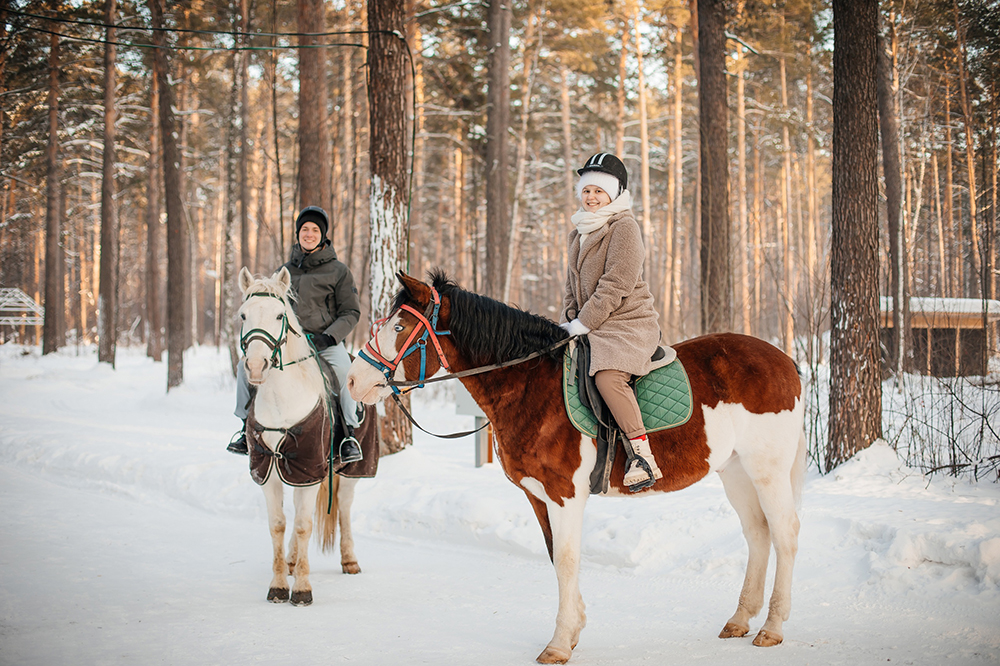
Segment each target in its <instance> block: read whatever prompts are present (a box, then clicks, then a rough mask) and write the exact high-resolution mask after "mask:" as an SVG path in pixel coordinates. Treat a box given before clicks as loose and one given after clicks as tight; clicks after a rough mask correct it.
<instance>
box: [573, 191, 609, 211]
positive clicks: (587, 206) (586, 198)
mask: <svg viewBox="0 0 1000 666" xmlns="http://www.w3.org/2000/svg"><path fill="white" fill-rule="evenodd" d="M580 203H581V204H583V209H584V210H585V211H587V212H588V213H593V212H594V211H595V210H600V209H601V208H604V207H605V206H607V205H608V204H609V203H611V195H609V194H608V193H607V192H605V191H604V190H603V189H601V188H600V187H598V186H597V185H585V186H584V188H583V190H582V191H581V192H580Z"/></svg>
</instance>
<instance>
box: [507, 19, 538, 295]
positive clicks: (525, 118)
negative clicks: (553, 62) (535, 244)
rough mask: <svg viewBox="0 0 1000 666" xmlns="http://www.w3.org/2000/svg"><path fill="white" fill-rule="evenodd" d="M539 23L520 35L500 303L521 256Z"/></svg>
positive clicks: (529, 20) (531, 22) (509, 289)
mask: <svg viewBox="0 0 1000 666" xmlns="http://www.w3.org/2000/svg"><path fill="white" fill-rule="evenodd" d="M538 22H539V19H538V16H537V14H533V15H532V16H530V17H529V18H528V26H527V28H526V29H525V35H524V44H525V47H524V66H523V68H522V69H523V71H524V73H525V84H524V92H523V94H522V95H521V131H520V132H519V133H518V137H517V155H516V157H515V160H516V162H515V165H514V204H513V209H512V211H511V215H510V253H509V254H508V256H507V269H506V271H505V272H504V282H503V301H504V302H505V303H509V302H511V290H512V284H513V282H514V273H515V272H516V269H515V267H516V266H517V262H518V260H519V259H520V254H521V197H522V195H523V194H524V180H525V174H526V173H527V162H528V125H529V123H530V120H531V92H532V89H533V87H534V84H535V69H536V64H537V62H538V52H539V51H540V50H541V47H542V35H541V33H539V35H538V38H537V41H536V39H535V30H536V27H537V23H538Z"/></svg>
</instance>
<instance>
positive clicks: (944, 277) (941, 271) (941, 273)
mask: <svg viewBox="0 0 1000 666" xmlns="http://www.w3.org/2000/svg"><path fill="white" fill-rule="evenodd" d="M931 171H932V172H933V174H934V218H935V220H936V222H937V250H938V271H937V295H938V296H940V297H941V298H944V297H945V296H947V295H948V262H947V259H946V258H945V250H944V245H945V236H944V214H943V213H942V212H941V176H940V174H939V173H938V159H937V152H936V151H935V152H933V153H931Z"/></svg>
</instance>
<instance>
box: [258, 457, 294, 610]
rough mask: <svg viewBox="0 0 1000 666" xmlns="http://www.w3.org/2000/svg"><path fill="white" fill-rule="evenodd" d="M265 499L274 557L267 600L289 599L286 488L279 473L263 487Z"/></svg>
mask: <svg viewBox="0 0 1000 666" xmlns="http://www.w3.org/2000/svg"><path fill="white" fill-rule="evenodd" d="M262 489H263V491H264V500H265V502H267V525H268V528H269V529H270V531H271V546H272V549H273V559H272V562H271V570H272V571H273V572H274V575H273V576H272V578H271V587H270V588H269V589H268V591H267V600H268V601H271V602H273V603H276V604H278V603H282V602H285V601H288V576H287V573H286V566H285V556H284V553H285V550H284V549H285V510H284V507H283V506H282V502H283V499H284V497H283V496H284V493H285V488H284V486H283V485H282V483H281V479H279V478H278V475H277V474H272V475H271V476H270V477H269V478H268V480H267V482H266V483H265V484H264V485H263V487H262Z"/></svg>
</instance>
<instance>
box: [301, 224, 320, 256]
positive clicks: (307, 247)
mask: <svg viewBox="0 0 1000 666" xmlns="http://www.w3.org/2000/svg"><path fill="white" fill-rule="evenodd" d="M322 240H323V234H322V233H320V230H319V225H317V224H316V223H315V222H306V223H305V224H303V225H302V228H301V229H299V247H301V248H302V249H303V250H304V251H305V252H312V251H313V250H315V249H316V247H317V246H318V245H319V244H320V242H321V241H322Z"/></svg>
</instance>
